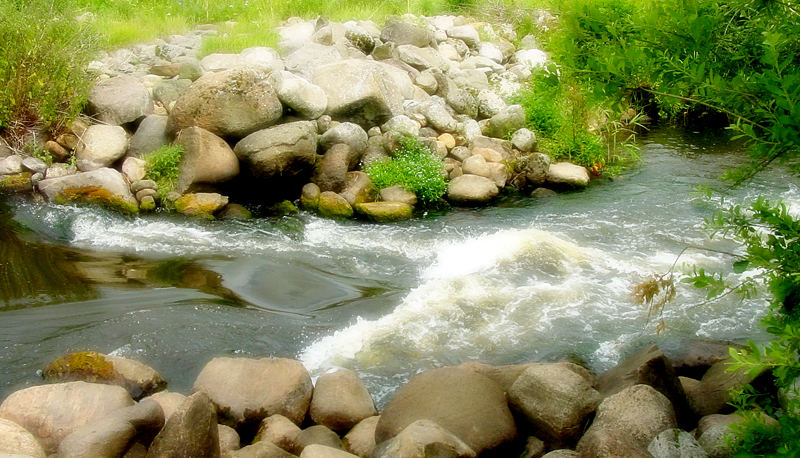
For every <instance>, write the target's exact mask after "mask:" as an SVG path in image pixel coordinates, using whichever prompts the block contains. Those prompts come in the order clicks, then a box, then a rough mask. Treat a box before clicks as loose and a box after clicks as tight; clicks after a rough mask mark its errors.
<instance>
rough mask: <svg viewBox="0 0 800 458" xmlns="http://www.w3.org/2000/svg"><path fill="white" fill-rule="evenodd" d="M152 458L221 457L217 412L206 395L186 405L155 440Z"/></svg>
mask: <svg viewBox="0 0 800 458" xmlns="http://www.w3.org/2000/svg"><path fill="white" fill-rule="evenodd" d="M147 456H148V457H187V458H188V457H195V456H203V457H218V456H220V447H219V429H218V427H217V412H216V410H215V409H214V405H213V404H212V403H211V399H209V398H208V396H206V394H205V393H195V394H193V395H191V396H189V397H188V398H186V400H185V401H184V402H183V404H181V406H180V407H179V408H178V410H177V411H176V412H175V413H174V414H173V415H172V416H171V417H170V418H169V420H167V423H166V424H165V425H164V429H162V430H161V432H160V433H158V435H157V436H156V437H155V439H153V443H152V444H151V445H150V449H149V450H148V451H147Z"/></svg>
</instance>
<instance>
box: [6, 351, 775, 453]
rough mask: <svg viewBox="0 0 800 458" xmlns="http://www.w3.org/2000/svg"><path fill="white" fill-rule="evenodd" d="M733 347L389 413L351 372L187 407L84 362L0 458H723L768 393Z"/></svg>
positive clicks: (657, 357)
mask: <svg viewBox="0 0 800 458" xmlns="http://www.w3.org/2000/svg"><path fill="white" fill-rule="evenodd" d="M728 346H729V344H728V343H725V342H708V341H686V342H685V344H684V346H683V348H682V349H681V350H680V351H678V352H676V353H675V354H674V355H672V356H671V358H667V357H666V356H664V354H663V353H662V351H661V350H660V349H659V348H658V347H656V346H652V347H649V348H645V349H642V350H641V351H639V352H638V353H636V354H635V355H633V356H631V357H629V358H628V359H627V360H625V361H623V362H622V363H621V364H619V365H618V366H617V367H615V368H613V369H611V370H609V371H607V372H606V373H604V374H601V375H599V376H596V375H595V374H593V373H591V372H590V371H589V370H587V369H585V368H584V367H582V366H580V365H577V364H574V363H569V362H561V363H531V364H521V365H515V366H498V367H495V366H488V365H485V364H481V363H477V362H468V363H464V364H461V365H459V366H452V367H442V368H438V369H433V370H428V371H425V372H421V373H419V374H417V375H416V376H414V377H413V378H412V379H411V380H410V381H408V383H407V384H406V385H405V386H403V387H402V388H401V389H400V390H399V391H398V392H397V393H396V394H395V396H394V397H393V398H392V399H391V401H390V402H389V403H388V405H387V406H386V407H385V408H384V409H383V411H382V412H378V410H377V409H376V407H375V404H374V402H373V400H372V397H371V395H370V393H369V391H368V390H367V389H366V387H365V386H364V384H363V383H362V382H361V380H360V379H359V376H358V374H356V373H355V372H353V371H350V370H347V369H338V370H335V371H329V372H327V373H325V374H324V375H321V376H320V377H319V378H318V379H317V380H316V381H315V383H312V379H311V377H310V376H309V373H308V372H307V371H306V369H305V368H304V367H303V365H302V364H301V363H299V362H297V361H294V360H290V359H278V358H263V359H249V358H229V357H220V358H214V359H213V360H211V361H210V362H209V363H208V364H206V366H205V367H204V368H203V369H202V371H201V372H200V373H199V374H198V376H197V378H196V380H195V382H194V386H193V389H192V393H190V394H189V395H184V394H181V393H175V392H169V391H165V388H166V386H167V383H166V381H165V380H164V379H163V378H162V377H161V376H160V375H159V374H158V372H156V371H155V370H154V369H152V368H150V367H148V366H146V365H144V364H142V363H139V362H136V361H132V360H129V359H126V358H121V357H116V356H108V355H102V354H99V353H94V352H85V353H75V354H70V355H66V356H64V357H62V358H59V359H57V360H55V361H53V362H52V363H50V364H48V366H47V367H46V368H45V369H44V371H43V375H44V378H45V380H46V381H48V382H50V384H47V385H41V386H33V387H29V388H25V389H22V390H19V391H17V392H14V393H12V394H11V395H10V396H8V397H7V398H6V399H5V400H4V401H3V403H2V404H0V453H11V454H17V455H22V456H33V457H44V456H48V455H53V454H56V455H57V456H63V457H78V456H80V457H90V456H92V457H94V456H106V457H122V456H124V457H138V456H142V457H144V456H147V457H155V456H228V457H292V456H300V457H303V458H314V457H330V458H339V457H341V458H345V457H353V456H359V457H365V458H366V457H434V456H435V457H441V456H448V457H474V456H524V457H529V458H532V457H541V456H547V457H549V458H553V457H568V456H604V457H610V456H625V457H634V456H651V455H652V456H657V457H673V456H691V457H703V456H712V457H724V456H730V454H731V451H730V449H729V448H728V446H727V444H726V442H725V437H726V436H727V435H728V434H729V426H730V425H731V424H732V423H735V422H737V421H739V420H740V418H739V417H738V416H737V415H735V414H729V412H730V411H731V407H730V406H729V405H728V404H727V402H728V401H730V398H729V390H730V389H732V388H741V387H742V386H743V385H744V384H745V383H748V382H754V383H756V384H762V385H764V384H765V383H767V384H768V381H767V380H765V379H764V377H757V378H756V380H754V379H753V378H752V377H751V376H748V375H747V374H744V373H741V372H728V371H726V368H727V364H728V359H727V354H728ZM692 377H697V378H692ZM764 418H765V421H766V422H767V424H772V423H774V420H772V419H770V418H768V417H766V415H765V416H764ZM690 431H691V432H690Z"/></svg>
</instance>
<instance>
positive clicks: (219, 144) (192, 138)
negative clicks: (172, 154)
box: [175, 127, 239, 193]
mask: <svg viewBox="0 0 800 458" xmlns="http://www.w3.org/2000/svg"><path fill="white" fill-rule="evenodd" d="M175 144H177V145H180V146H182V147H183V159H181V163H180V166H179V174H178V184H177V185H176V187H175V191H177V192H180V193H183V192H186V190H188V189H189V188H190V187H191V186H192V185H193V184H195V183H222V182H224V181H228V180H230V179H231V178H234V177H235V176H237V175H238V174H239V159H238V158H237V157H236V154H234V152H233V150H232V149H231V147H230V146H228V143H226V142H225V140H223V139H221V138H219V137H218V136H216V135H214V134H212V133H211V132H209V131H207V130H205V129H203V128H201V127H188V128H186V129H183V130H181V131H180V132H178V135H177V137H175Z"/></svg>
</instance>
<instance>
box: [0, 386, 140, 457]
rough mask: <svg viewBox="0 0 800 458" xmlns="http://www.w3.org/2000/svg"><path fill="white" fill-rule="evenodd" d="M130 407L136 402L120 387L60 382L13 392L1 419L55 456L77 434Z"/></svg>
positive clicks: (0, 410)
mask: <svg viewBox="0 0 800 458" xmlns="http://www.w3.org/2000/svg"><path fill="white" fill-rule="evenodd" d="M129 405H133V399H131V396H130V395H129V394H128V392H127V391H125V389H124V388H122V387H119V386H112V385H102V384H96V383H86V382H69V383H58V384H52V385H43V386H33V387H30V388H25V389H22V390H19V391H16V392H14V393H12V394H11V395H9V396H8V397H7V398H6V399H5V401H3V403H2V404H0V418H4V419H6V420H10V421H13V422H14V423H17V424H18V425H20V426H22V427H23V428H25V429H27V430H28V431H30V432H31V433H32V434H33V435H34V436H35V437H36V438H37V440H39V442H40V443H41V445H42V446H43V448H44V449H45V452H47V453H54V452H55V451H56V449H57V448H58V444H59V443H60V442H61V440H62V439H64V438H65V437H66V436H68V435H69V434H70V433H72V432H73V431H75V430H77V429H78V428H80V427H81V426H83V425H86V424H88V423H91V422H93V421H94V420H97V419H99V418H102V417H104V416H105V415H107V414H108V413H110V412H113V411H114V410H116V409H120V408H122V407H126V406H129Z"/></svg>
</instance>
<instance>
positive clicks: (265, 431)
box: [253, 414, 302, 451]
mask: <svg viewBox="0 0 800 458" xmlns="http://www.w3.org/2000/svg"><path fill="white" fill-rule="evenodd" d="M300 431H301V429H300V427H299V426H297V425H296V424H294V423H293V422H292V420H289V419H288V418H286V417H284V416H283V415H280V414H275V415H270V416H269V417H267V418H265V419H263V420H262V421H261V424H260V425H259V427H258V432H257V433H256V437H255V439H253V441H254V442H257V441H263V442H269V443H272V444H275V445H277V446H278V447H280V448H282V449H283V450H286V451H294V450H300V449H301V448H302V447H301V446H300V443H299V442H298V441H297V437H298V436H299V435H300Z"/></svg>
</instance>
